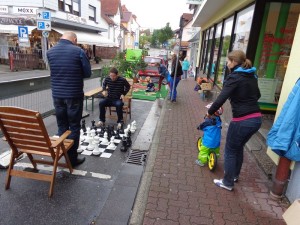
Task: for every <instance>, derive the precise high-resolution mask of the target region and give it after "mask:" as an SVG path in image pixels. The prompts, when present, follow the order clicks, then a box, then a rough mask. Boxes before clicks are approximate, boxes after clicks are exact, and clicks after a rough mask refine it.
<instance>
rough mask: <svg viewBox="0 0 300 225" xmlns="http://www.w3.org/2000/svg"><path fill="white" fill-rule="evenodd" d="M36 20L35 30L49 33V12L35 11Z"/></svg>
mask: <svg viewBox="0 0 300 225" xmlns="http://www.w3.org/2000/svg"><path fill="white" fill-rule="evenodd" d="M36 19H37V29H38V30H49V31H51V12H50V11H43V10H37V11H36Z"/></svg>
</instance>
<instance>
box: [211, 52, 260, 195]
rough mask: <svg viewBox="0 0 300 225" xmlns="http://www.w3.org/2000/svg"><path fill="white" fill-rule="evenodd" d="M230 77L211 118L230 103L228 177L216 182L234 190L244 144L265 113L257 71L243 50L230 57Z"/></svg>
mask: <svg viewBox="0 0 300 225" xmlns="http://www.w3.org/2000/svg"><path fill="white" fill-rule="evenodd" d="M227 67H228V69H229V70H230V74H229V75H228V76H227V77H226V79H225V81H224V84H223V89H222V91H221V93H220V95H219V96H218V98H217V99H216V101H215V102H214V103H213V104H212V106H211V107H210V108H209V110H208V113H207V116H208V117H209V116H210V115H213V114H214V113H215V112H216V111H217V110H218V109H219V108H220V107H221V106H222V105H223V104H224V103H225V101H226V100H227V99H229V100H230V104H231V108H232V115H233V118H232V120H231V122H230V124H229V128H228V132H227V136H226V144H225V150H224V170H225V174H224V178H223V179H214V183H215V184H216V185H217V186H218V187H221V188H224V189H226V190H229V191H231V190H233V186H234V182H237V181H238V178H239V175H240V171H241V168H242V164H243V149H244V145H245V144H246V143H247V141H248V140H249V139H250V138H251V136H252V135H253V134H254V133H255V132H257V131H258V130H259V128H260V126H261V122H262V120H261V113H260V109H259V106H258V99H259V98H260V91H259V88H258V83H257V76H256V74H255V72H256V69H255V68H254V67H252V63H251V61H250V60H249V59H246V55H245V53H244V52H243V51H240V50H236V51H232V52H230V53H229V54H228V61H227Z"/></svg>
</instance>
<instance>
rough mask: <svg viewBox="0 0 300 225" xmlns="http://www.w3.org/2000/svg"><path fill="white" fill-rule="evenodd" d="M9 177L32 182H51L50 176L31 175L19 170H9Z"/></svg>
mask: <svg viewBox="0 0 300 225" xmlns="http://www.w3.org/2000/svg"><path fill="white" fill-rule="evenodd" d="M10 175H12V176H16V177H24V178H29V179H34V180H42V181H49V182H50V181H51V178H52V175H47V174H40V173H32V172H27V171H21V170H11V171H10Z"/></svg>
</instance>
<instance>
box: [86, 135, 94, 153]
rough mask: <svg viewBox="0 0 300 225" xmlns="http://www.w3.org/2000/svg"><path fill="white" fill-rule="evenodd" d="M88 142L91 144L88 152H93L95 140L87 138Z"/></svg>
mask: <svg viewBox="0 0 300 225" xmlns="http://www.w3.org/2000/svg"><path fill="white" fill-rule="evenodd" d="M87 141H88V142H89V145H88V146H87V150H89V151H92V150H93V149H94V148H95V146H94V144H93V138H92V137H91V136H87Z"/></svg>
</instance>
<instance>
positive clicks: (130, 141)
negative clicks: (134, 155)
mask: <svg viewBox="0 0 300 225" xmlns="http://www.w3.org/2000/svg"><path fill="white" fill-rule="evenodd" d="M126 139H127V140H126V146H127V147H128V148H129V147H130V146H131V145H132V140H131V137H130V136H129V135H128V137H127V138H126Z"/></svg>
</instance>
